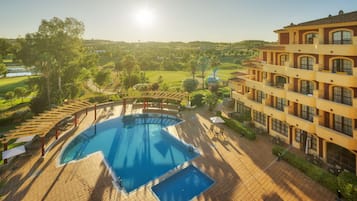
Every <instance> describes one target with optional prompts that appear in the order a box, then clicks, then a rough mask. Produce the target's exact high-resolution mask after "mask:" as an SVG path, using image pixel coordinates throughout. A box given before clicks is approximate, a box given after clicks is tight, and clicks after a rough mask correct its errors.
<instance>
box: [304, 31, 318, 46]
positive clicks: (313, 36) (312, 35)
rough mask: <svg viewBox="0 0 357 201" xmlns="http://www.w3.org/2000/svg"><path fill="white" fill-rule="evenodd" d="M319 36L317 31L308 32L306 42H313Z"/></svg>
mask: <svg viewBox="0 0 357 201" xmlns="http://www.w3.org/2000/svg"><path fill="white" fill-rule="evenodd" d="M317 36H318V34H317V33H307V34H305V44H313V43H314V38H316V37H317Z"/></svg>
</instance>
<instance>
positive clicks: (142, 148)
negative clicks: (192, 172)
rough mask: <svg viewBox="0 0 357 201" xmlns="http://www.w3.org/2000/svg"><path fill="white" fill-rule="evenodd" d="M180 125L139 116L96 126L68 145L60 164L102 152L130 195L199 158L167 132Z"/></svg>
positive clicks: (168, 119) (158, 116)
mask: <svg viewBox="0 0 357 201" xmlns="http://www.w3.org/2000/svg"><path fill="white" fill-rule="evenodd" d="M181 121H182V120H181V119H178V118H176V117H174V116H170V115H161V114H138V115H129V116H123V117H118V118H114V119H111V120H108V121H105V122H102V123H99V124H96V125H94V126H92V127H90V128H88V129H87V130H85V131H83V132H82V133H81V134H79V135H78V136H77V137H75V138H74V139H73V140H72V141H71V142H70V143H69V144H68V146H67V147H66V148H65V149H64V150H63V152H62V154H61V156H60V164H65V163H68V162H70V161H73V160H79V159H82V158H85V157H86V156H88V155H90V154H92V153H94V152H98V151H101V152H102V153H103V155H104V158H105V160H106V162H107V164H108V165H109V166H110V169H111V170H112V172H114V175H115V176H114V177H116V178H114V179H115V180H116V181H117V183H118V185H119V186H121V187H122V188H123V189H124V190H125V191H126V192H131V191H133V190H135V189H137V188H138V187H140V186H142V185H144V184H146V183H148V182H149V181H151V180H153V179H155V178H158V177H160V176H161V175H163V174H165V173H166V172H168V171H170V170H171V169H173V168H176V167H177V166H179V165H181V164H183V163H184V162H186V161H189V160H192V159H193V158H195V157H197V156H198V155H199V154H198V153H197V152H196V151H195V150H194V149H192V147H191V146H190V145H187V144H185V143H183V142H181V141H179V140H178V139H177V138H175V137H173V136H172V135H171V134H169V133H168V132H166V131H165V129H164V128H165V127H167V126H170V125H175V124H178V123H180V122H181Z"/></svg>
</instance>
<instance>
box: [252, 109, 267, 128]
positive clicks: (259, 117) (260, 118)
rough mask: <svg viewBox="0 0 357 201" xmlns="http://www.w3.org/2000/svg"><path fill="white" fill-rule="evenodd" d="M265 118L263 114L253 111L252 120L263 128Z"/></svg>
mask: <svg viewBox="0 0 357 201" xmlns="http://www.w3.org/2000/svg"><path fill="white" fill-rule="evenodd" d="M265 119H266V116H265V114H264V113H261V112H258V111H253V120H254V121H256V122H258V123H260V124H263V125H264V126H265Z"/></svg>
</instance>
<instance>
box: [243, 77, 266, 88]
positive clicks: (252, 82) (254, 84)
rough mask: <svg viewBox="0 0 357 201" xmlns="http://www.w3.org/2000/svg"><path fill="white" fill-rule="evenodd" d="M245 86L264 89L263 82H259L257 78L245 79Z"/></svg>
mask: <svg viewBox="0 0 357 201" xmlns="http://www.w3.org/2000/svg"><path fill="white" fill-rule="evenodd" d="M245 86H246V87H249V88H252V89H257V90H260V91H264V89H263V82H258V81H255V80H250V79H246V80H245Z"/></svg>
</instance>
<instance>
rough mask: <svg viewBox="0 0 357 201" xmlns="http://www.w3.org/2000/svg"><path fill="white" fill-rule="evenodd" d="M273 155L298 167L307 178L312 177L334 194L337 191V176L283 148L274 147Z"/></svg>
mask: <svg viewBox="0 0 357 201" xmlns="http://www.w3.org/2000/svg"><path fill="white" fill-rule="evenodd" d="M272 153H273V154H274V155H276V156H279V154H280V157H281V159H283V160H285V161H286V162H288V163H289V164H290V165H292V166H294V167H296V168H297V169H299V170H300V171H301V172H303V173H304V174H305V175H306V176H308V177H310V178H311V179H312V180H314V181H316V182H318V183H320V184H321V185H322V186H324V187H326V188H327V189H329V190H330V191H332V192H336V190H337V180H336V176H335V175H333V174H331V173H329V172H327V171H326V170H325V169H322V168H320V167H318V166H316V165H314V164H312V163H310V162H309V161H307V160H305V159H304V158H301V157H299V156H296V155H295V154H293V153H291V152H289V151H287V150H285V149H284V148H283V147H281V146H274V147H273V149H272Z"/></svg>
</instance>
